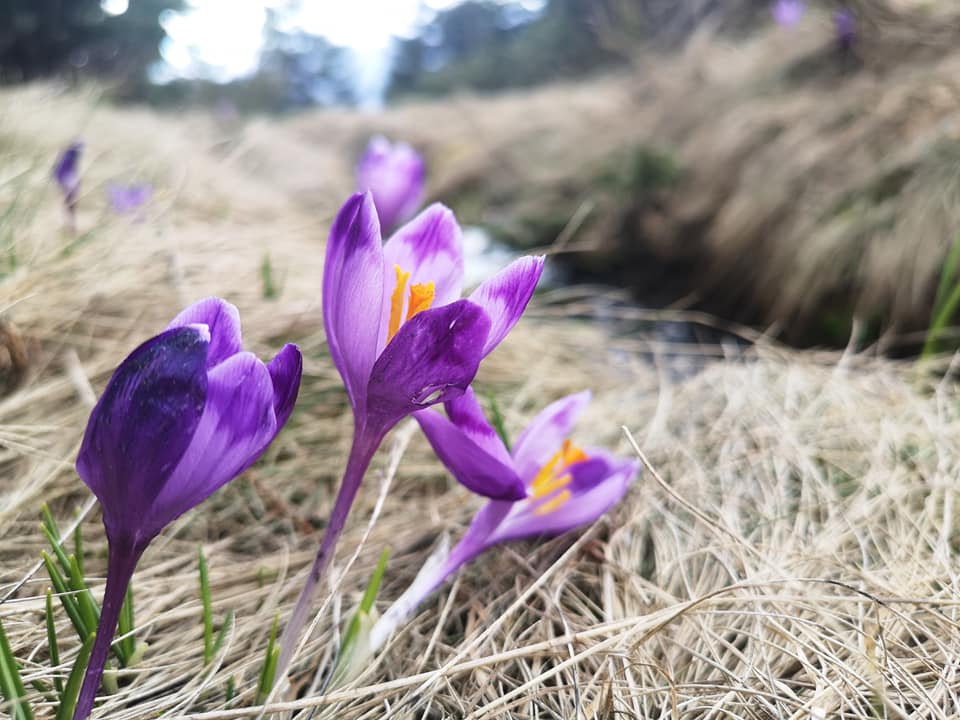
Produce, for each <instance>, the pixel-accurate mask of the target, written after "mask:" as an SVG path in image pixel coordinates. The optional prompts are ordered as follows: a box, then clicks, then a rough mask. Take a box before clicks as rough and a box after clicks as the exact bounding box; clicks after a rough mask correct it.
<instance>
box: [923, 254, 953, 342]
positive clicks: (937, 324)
mask: <svg viewBox="0 0 960 720" xmlns="http://www.w3.org/2000/svg"><path fill="white" fill-rule="evenodd" d="M958 266H960V235H957V237H956V239H955V240H954V241H953V246H952V247H951V248H950V253H949V254H948V255H947V259H946V261H945V262H944V264H943V269H942V270H941V271H940V282H939V283H938V285H937V294H936V296H935V297H934V300H933V311H932V313H931V315H930V327H929V328H928V330H927V337H926V341H925V342H924V344H923V350H922V351H921V352H920V357H921V359H923V358H927V357H930V356H931V355H934V354H935V353H936V352H937V351H938V350H939V347H938V340H939V339H940V336H941V335H942V334H943V331H944V329H945V328H946V327H947V326H948V325H949V323H950V321H951V320H952V318H953V317H954V315H955V314H956V312H957V308H958V307H960V277H958V276H957V269H958ZM951 285H952V287H953V289H952V290H951Z"/></svg>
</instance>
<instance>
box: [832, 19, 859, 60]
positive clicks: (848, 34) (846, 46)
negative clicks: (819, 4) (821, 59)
mask: <svg viewBox="0 0 960 720" xmlns="http://www.w3.org/2000/svg"><path fill="white" fill-rule="evenodd" d="M833 28H834V32H835V33H836V36H837V47H838V48H839V49H840V52H841V53H842V54H844V55H848V54H849V53H850V52H851V51H852V50H853V45H854V43H855V42H856V39H857V21H856V20H855V19H854V17H853V13H851V12H850V11H849V10H845V9H844V10H838V11H837V12H836V13H834V15H833Z"/></svg>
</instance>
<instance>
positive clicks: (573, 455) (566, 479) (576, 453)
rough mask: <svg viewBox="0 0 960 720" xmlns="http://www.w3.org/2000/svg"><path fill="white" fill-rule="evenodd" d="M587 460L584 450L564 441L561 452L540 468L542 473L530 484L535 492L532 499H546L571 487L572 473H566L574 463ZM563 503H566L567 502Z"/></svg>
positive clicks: (565, 491) (567, 491)
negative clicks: (558, 491)
mask: <svg viewBox="0 0 960 720" xmlns="http://www.w3.org/2000/svg"><path fill="white" fill-rule="evenodd" d="M586 459H587V454H586V453H585V452H584V451H583V450H581V449H580V448H578V447H577V446H576V445H574V444H573V443H572V442H570V441H569V440H564V441H563V446H562V447H561V448H560V450H558V451H557V452H556V453H555V454H554V456H553V457H552V458H550V459H549V460H548V461H547V463H546V464H545V465H544V466H543V467H542V468H540V471H539V472H538V473H537V474H536V476H535V477H534V478H533V482H532V483H531V484H530V485H531V488H532V490H533V493H532V497H533V498H534V499H540V498H545V497H547V496H548V495H551V494H552V493H554V492H556V491H557V490H559V489H561V488H563V487H566V486H567V485H569V484H570V480H571V479H572V478H571V477H570V473H567V472H564V471H565V470H566V469H567V468H568V467H570V466H571V465H573V464H574V463H578V462H582V461H584V460H586ZM569 492H570V491H569V490H564V491H563V493H560V495H563V494H564V493H569ZM558 497H559V496H558ZM552 502H553V501H552V500H551V501H549V502H547V503H545V505H541V508H542V507H545V506H546V505H550V504H551V503H552ZM563 502H566V500H564V501H563ZM538 511H539V509H538Z"/></svg>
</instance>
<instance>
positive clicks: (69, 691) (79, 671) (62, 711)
mask: <svg viewBox="0 0 960 720" xmlns="http://www.w3.org/2000/svg"><path fill="white" fill-rule="evenodd" d="M93 641H94V636H93V635H91V636H90V637H88V638H87V639H86V641H85V642H84V643H83V645H82V646H81V647H80V652H78V653H77V659H76V660H75V661H74V663H73V669H72V670H71V671H70V676H69V677H68V678H67V686H66V687H65V688H64V690H63V694H62V695H61V696H60V707H58V708H57V715H56V720H73V713H74V711H75V710H76V709H77V697H78V696H79V695H80V686H81V685H82V684H83V675H84V673H85V672H86V671H87V663H88V662H90V651H91V650H93Z"/></svg>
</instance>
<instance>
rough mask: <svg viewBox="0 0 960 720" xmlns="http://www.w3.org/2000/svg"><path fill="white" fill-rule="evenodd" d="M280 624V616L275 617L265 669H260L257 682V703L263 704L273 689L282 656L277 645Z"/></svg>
mask: <svg viewBox="0 0 960 720" xmlns="http://www.w3.org/2000/svg"><path fill="white" fill-rule="evenodd" d="M279 625H280V616H279V615H275V616H274V618H273V627H272V628H271V629H270V639H269V640H268V641H267V652H266V655H265V657H264V659H263V669H262V670H260V682H259V683H258V684H257V699H256V701H255V702H254V704H255V705H262V704H263V703H264V702H265V701H266V699H267V696H269V695H270V691H271V690H272V689H273V681H274V677H275V676H276V674H277V660H278V659H279V657H280V648H279V647H277V627H278V626H279Z"/></svg>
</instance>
